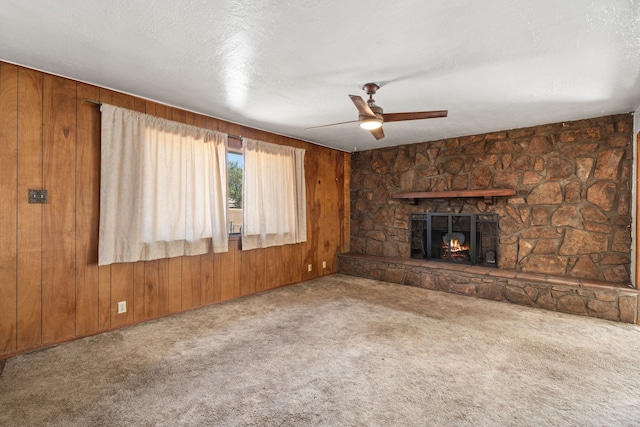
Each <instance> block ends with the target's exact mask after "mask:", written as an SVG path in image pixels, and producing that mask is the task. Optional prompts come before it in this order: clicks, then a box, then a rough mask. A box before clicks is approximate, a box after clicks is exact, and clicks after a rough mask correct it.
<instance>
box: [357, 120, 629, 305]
mask: <svg viewBox="0 0 640 427" xmlns="http://www.w3.org/2000/svg"><path fill="white" fill-rule="evenodd" d="M632 129H633V120H632V116H631V115H630V114H622V115H615V116H607V117H600V118H594V119H585V120H579V121H574V122H565V123H556V124H549V125H544V126H536V127H530V128H524V129H514V130H507V131H502V132H494V133H488V134H484V135H473V136H467V137H461V138H452V139H444V140H439V141H433V142H424V143H419V144H412V145H404V146H399V147H390V148H383V149H378V150H370V151H362V152H357V153H354V154H353V155H352V167H351V250H352V252H356V253H362V254H369V255H380V256H386V257H406V258H408V257H409V256H410V244H409V238H410V223H409V215H410V213H414V212H473V213H479V212H485V213H496V214H499V215H500V218H501V219H500V222H499V230H500V231H499V232H500V240H499V246H498V264H499V267H500V268H501V269H507V270H512V271H516V272H523V273H540V274H549V275H553V276H558V277H568V278H583V279H592V280H597V281H603V282H606V283H611V284H623V285H630V283H631V282H630V263H631V249H630V247H631V229H630V224H631V179H632V176H631V175H632V153H633V150H632V133H633V132H632ZM500 188H510V189H515V190H516V194H517V195H516V196H515V197H508V198H506V197H498V198H496V200H495V203H494V204H487V203H485V201H484V200H483V199H481V198H470V199H460V198H457V199H455V198H454V199H424V200H420V201H419V203H418V204H417V205H411V204H409V203H408V202H407V201H406V200H401V199H394V198H392V197H391V196H392V195H393V194H395V193H403V192H414V191H447V190H483V189H500ZM504 289H507V290H505V292H511V291H509V290H508V289H510V288H509V286H507V285H505V288H504ZM522 289H523V292H525V293H526V292H533V291H531V289H536V288H535V287H530V288H528V289H529V291H524V288H522ZM514 292H515V291H514ZM556 293H557V292H556ZM546 295H547V294H544V295H540V296H538V297H536V304H544V303H542V302H537V301H538V300H539V299H541V301H545V299H547V298H549V297H548V296H546ZM514 298H515V297H514ZM562 301H563V302H559V301H556V300H555V299H554V303H553V304H569V303H568V302H565V301H571V298H564V299H562ZM594 301H599V300H597V299H596V300H594ZM550 304H551V303H550ZM593 304H596V303H595V302H594V303H593ZM597 304H600V303H597ZM585 310H586V309H585Z"/></svg>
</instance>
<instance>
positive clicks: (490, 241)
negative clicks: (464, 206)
mask: <svg viewBox="0 0 640 427" xmlns="http://www.w3.org/2000/svg"><path fill="white" fill-rule="evenodd" d="M411 228H412V233H411V234H412V236H411V241H412V256H413V257H416V258H418V257H420V258H426V259H429V260H435V261H444V262H453V263H461V264H472V265H483V266H487V267H497V243H498V224H497V216H496V215H492V214H462V213H460V214H456V213H426V214H413V215H412V218H411Z"/></svg>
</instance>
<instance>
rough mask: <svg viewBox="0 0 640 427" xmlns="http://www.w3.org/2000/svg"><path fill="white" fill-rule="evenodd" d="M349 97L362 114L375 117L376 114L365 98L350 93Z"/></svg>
mask: <svg viewBox="0 0 640 427" xmlns="http://www.w3.org/2000/svg"><path fill="white" fill-rule="evenodd" d="M349 98H351V100H352V101H353V103H354V104H355V105H356V108H357V109H358V112H359V113H360V115H361V116H368V117H375V116H376V115H375V114H374V113H373V111H371V108H369V106H368V105H367V103H366V102H365V100H364V99H362V98H360V97H359V96H357V95H349Z"/></svg>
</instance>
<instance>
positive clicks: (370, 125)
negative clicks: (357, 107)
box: [360, 117, 382, 130]
mask: <svg viewBox="0 0 640 427" xmlns="http://www.w3.org/2000/svg"><path fill="white" fill-rule="evenodd" d="M381 126H382V120H380V119H379V118H377V117H365V118H362V119H360V127H361V128H362V129H366V130H374V129H378V128H379V127H381Z"/></svg>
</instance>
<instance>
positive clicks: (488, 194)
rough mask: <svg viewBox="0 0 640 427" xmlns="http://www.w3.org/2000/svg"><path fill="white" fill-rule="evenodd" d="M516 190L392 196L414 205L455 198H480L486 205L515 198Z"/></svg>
mask: <svg viewBox="0 0 640 427" xmlns="http://www.w3.org/2000/svg"><path fill="white" fill-rule="evenodd" d="M515 195H516V190H514V189H511V188H504V189H497V190H460V191H418V192H413V193H396V194H394V195H392V196H391V197H393V198H394V199H410V200H411V203H413V204H416V203H417V202H416V199H452V198H456V197H461V198H470V197H482V198H484V202H485V203H486V204H488V205H492V204H493V198H494V197H500V196H515Z"/></svg>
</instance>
